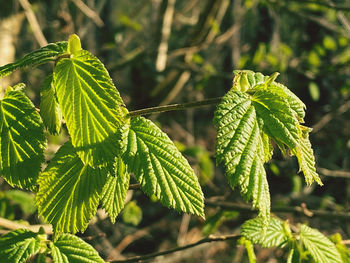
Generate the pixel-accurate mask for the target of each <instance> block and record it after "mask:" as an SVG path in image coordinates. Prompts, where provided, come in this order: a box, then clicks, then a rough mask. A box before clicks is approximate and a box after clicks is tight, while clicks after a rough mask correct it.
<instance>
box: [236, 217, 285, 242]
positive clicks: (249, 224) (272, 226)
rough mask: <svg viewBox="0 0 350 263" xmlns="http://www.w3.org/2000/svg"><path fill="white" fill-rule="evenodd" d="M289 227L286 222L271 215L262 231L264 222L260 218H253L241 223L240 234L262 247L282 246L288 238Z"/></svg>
mask: <svg viewBox="0 0 350 263" xmlns="http://www.w3.org/2000/svg"><path fill="white" fill-rule="evenodd" d="M290 233H291V232H290V228H289V226H288V225H287V224H285V223H284V222H282V221H281V220H278V219H277V218H274V217H271V219H270V221H269V225H268V227H267V228H266V233H264V222H263V220H262V219H261V218H254V219H250V220H248V221H246V222H245V223H244V224H243V225H242V230H241V235H242V236H244V237H245V238H246V239H249V240H250V241H252V242H253V243H254V244H259V245H261V246H262V247H265V248H269V247H283V246H284V245H285V244H286V243H287V242H288V240H289V235H290Z"/></svg>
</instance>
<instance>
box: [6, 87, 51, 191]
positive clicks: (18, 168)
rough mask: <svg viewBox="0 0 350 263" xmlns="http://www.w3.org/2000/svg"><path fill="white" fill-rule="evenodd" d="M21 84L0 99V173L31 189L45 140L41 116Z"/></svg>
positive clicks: (11, 182)
mask: <svg viewBox="0 0 350 263" xmlns="http://www.w3.org/2000/svg"><path fill="white" fill-rule="evenodd" d="M23 86H24V85H17V86H15V87H14V88H8V90H7V92H6V94H5V96H4V98H3V99H2V100H0V174H1V175H2V176H4V178H5V179H6V181H7V182H8V183H9V184H10V185H12V186H18V187H21V188H27V189H31V190H33V189H35V187H36V180H37V176H38V174H39V171H40V168H41V163H42V162H43V161H44V153H43V150H44V148H45V147H46V139H45V136H44V132H43V124H42V120H41V118H40V115H39V113H38V112H37V111H36V110H35V108H34V105H33V103H32V102H31V101H30V100H29V98H28V97H27V96H26V95H25V94H24V93H23V91H22V90H21V89H22V88H23Z"/></svg>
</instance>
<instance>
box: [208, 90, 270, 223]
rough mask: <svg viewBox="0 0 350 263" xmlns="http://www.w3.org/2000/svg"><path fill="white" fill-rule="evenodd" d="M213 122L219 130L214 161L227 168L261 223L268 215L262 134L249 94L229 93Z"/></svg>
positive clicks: (232, 91)
mask: <svg viewBox="0 0 350 263" xmlns="http://www.w3.org/2000/svg"><path fill="white" fill-rule="evenodd" d="M214 123H215V125H216V126H217V128H218V134H217V140H216V148H215V152H216V158H217V160H218V162H223V163H224V164H225V167H226V175H227V179H228V181H229V184H230V185H231V187H235V186H238V187H239V189H240V192H241V195H242V197H243V198H244V199H245V200H252V202H253V206H254V207H257V208H258V209H259V211H260V215H261V216H262V217H263V218H264V222H265V223H267V222H268V218H269V213H270V193H269V187H268V183H267V180H266V173H265V169H264V166H263V164H264V161H265V159H266V157H265V150H264V148H266V146H265V147H264V141H263V137H262V135H263V133H262V131H261V129H260V127H259V124H258V119H257V115H256V111H255V108H254V106H253V104H252V101H251V100H250V96H249V95H248V94H245V93H242V92H239V91H235V90H230V91H229V92H228V93H227V94H226V95H225V96H224V97H223V99H222V101H221V103H220V104H219V105H218V107H217V109H216V111H215V115H214Z"/></svg>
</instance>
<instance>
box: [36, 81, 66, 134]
mask: <svg viewBox="0 0 350 263" xmlns="http://www.w3.org/2000/svg"><path fill="white" fill-rule="evenodd" d="M40 115H41V117H42V119H43V122H44V125H45V127H46V128H47V129H48V131H49V132H50V133H51V134H59V133H60V130H61V123H62V112H61V108H60V105H59V104H58V101H57V98H56V91H55V87H54V86H53V81H52V75H49V76H47V78H46V79H45V80H44V82H43V84H42V86H41V89H40Z"/></svg>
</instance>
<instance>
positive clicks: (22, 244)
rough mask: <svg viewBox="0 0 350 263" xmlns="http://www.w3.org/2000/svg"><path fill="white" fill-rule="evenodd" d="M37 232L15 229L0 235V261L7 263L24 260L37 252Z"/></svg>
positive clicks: (38, 247) (38, 244)
mask: <svg viewBox="0 0 350 263" xmlns="http://www.w3.org/2000/svg"><path fill="white" fill-rule="evenodd" d="M39 249H40V239H39V238H38V234H36V233H33V232H31V231H29V230H26V229H17V230H15V231H12V232H10V233H8V234H6V235H3V236H2V237H0V261H1V262H9V263H21V262H25V261H26V260H27V259H29V258H30V257H31V256H33V255H35V254H36V253H38V252H39Z"/></svg>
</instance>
